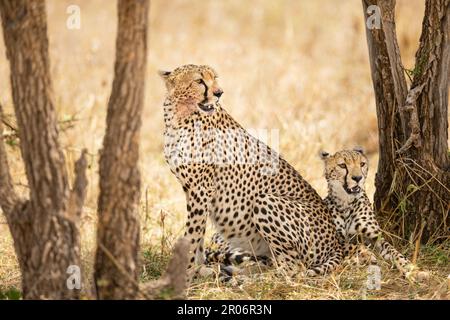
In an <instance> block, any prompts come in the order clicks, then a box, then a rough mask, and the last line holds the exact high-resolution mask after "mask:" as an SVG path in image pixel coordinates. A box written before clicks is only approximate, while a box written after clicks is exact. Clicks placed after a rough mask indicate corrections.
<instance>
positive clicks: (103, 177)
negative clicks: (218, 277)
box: [95, 0, 149, 299]
mask: <svg viewBox="0 0 450 320" xmlns="http://www.w3.org/2000/svg"><path fill="white" fill-rule="evenodd" d="M148 8H149V1H148V0H139V1H136V0H119V2H118V14H119V22H118V32H117V39H116V62H115V67H114V81H113V87H112V92H111V96H110V99H109V103H108V115H107V120H106V121H107V129H106V134H105V137H104V140H103V150H102V151H101V157H100V195H99V200H98V201H99V203H98V215H99V222H98V234H97V241H98V248H97V253H96V261H95V280H96V287H97V295H98V298H100V299H133V298H135V297H136V295H137V291H138V278H139V272H140V269H139V263H138V261H139V240H140V239H139V238H140V237H139V231H140V226H139V200H140V173H139V169H138V159H139V131H140V126H141V114H142V107H143V103H144V89H145V86H144V84H145V70H146V60H147V28H148V19H147V17H148Z"/></svg>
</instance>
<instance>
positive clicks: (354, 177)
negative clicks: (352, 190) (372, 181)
mask: <svg viewBox="0 0 450 320" xmlns="http://www.w3.org/2000/svg"><path fill="white" fill-rule="evenodd" d="M361 179H362V176H352V180H354V181H356V182H360V181H361Z"/></svg>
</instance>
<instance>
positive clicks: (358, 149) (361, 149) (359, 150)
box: [353, 146, 364, 154]
mask: <svg viewBox="0 0 450 320" xmlns="http://www.w3.org/2000/svg"><path fill="white" fill-rule="evenodd" d="M353 151H356V152H359V153H361V154H364V148H363V147H361V146H355V147H354V148H353Z"/></svg>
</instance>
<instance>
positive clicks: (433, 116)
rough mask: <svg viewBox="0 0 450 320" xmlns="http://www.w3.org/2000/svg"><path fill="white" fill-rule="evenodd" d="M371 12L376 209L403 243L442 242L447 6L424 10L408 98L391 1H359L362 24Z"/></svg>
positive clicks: (449, 184) (446, 182)
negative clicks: (377, 22) (372, 9)
mask: <svg viewBox="0 0 450 320" xmlns="http://www.w3.org/2000/svg"><path fill="white" fill-rule="evenodd" d="M372 4H373V5H378V6H379V7H380V9H381V13H382V27H381V29H372V30H369V29H366V35H367V42H368V47H369V57H370V61H371V71H372V80H373V84H374V90H375V96H376V104H377V116H378V122H379V132H380V142H379V146H380V150H379V151H380V163H379V166H378V172H377V177H376V193H375V201H374V202H375V208H376V210H377V211H378V213H379V214H382V215H389V217H390V221H391V222H394V223H393V224H391V226H392V229H393V231H396V232H397V233H399V234H400V235H401V236H402V237H404V238H410V239H414V240H415V241H421V242H427V241H434V240H442V238H446V239H448V237H449V225H450V220H449V219H450V218H449V210H450V172H449V170H450V162H449V156H448V78H449V76H448V75H449V65H450V41H449V36H450V22H449V19H450V6H449V0H427V1H426V3H425V15H424V19H423V23H422V34H421V37H420V45H419V48H418V50H417V53H416V62H415V67H414V69H413V70H412V71H411V72H410V73H411V74H412V77H413V78H412V83H411V87H410V88H409V90H408V89H407V86H406V79H405V76H404V73H403V71H402V69H403V67H402V64H401V58H400V53H399V50H398V45H397V40H396V36H395V27H394V19H395V16H394V9H395V1H389V0H363V8H364V13H365V17H366V19H367V7H368V6H369V5H372ZM383 61H390V62H391V63H383ZM385 88H387V89H385ZM392 97H395V99H392ZM385 124H387V126H385ZM383 131H384V133H383ZM386 132H388V133H389V134H388V136H386Z"/></svg>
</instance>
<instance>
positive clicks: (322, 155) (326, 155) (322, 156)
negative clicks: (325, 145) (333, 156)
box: [319, 150, 330, 160]
mask: <svg viewBox="0 0 450 320" xmlns="http://www.w3.org/2000/svg"><path fill="white" fill-rule="evenodd" d="M319 157H320V159H322V160H325V159H327V158H329V157H330V154H329V153H328V152H326V151H324V150H320V151H319Z"/></svg>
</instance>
